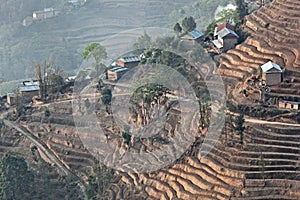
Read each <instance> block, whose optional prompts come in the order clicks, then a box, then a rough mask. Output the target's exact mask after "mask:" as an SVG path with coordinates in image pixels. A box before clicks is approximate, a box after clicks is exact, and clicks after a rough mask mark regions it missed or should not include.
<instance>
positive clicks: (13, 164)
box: [0, 154, 34, 200]
mask: <svg viewBox="0 0 300 200" xmlns="http://www.w3.org/2000/svg"><path fill="white" fill-rule="evenodd" d="M33 181H34V176H33V173H32V172H30V171H29V170H28V166H27V163H26V161H25V159H24V158H22V157H18V156H13V155H10V154H5V155H4V156H3V157H2V159H1V160H0V199H3V200H24V199H31V198H30V197H29V196H30V192H31V189H32V184H33Z"/></svg>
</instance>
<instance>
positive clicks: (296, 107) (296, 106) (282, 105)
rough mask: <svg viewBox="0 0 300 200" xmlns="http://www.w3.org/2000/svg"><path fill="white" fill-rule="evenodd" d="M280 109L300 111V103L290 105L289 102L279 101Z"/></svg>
mask: <svg viewBox="0 0 300 200" xmlns="http://www.w3.org/2000/svg"><path fill="white" fill-rule="evenodd" d="M278 107H279V108H284V109H291V110H299V109H300V105H299V103H289V102H284V101H279V103H278Z"/></svg>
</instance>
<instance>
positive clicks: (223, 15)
mask: <svg viewBox="0 0 300 200" xmlns="http://www.w3.org/2000/svg"><path fill="white" fill-rule="evenodd" d="M217 17H218V22H230V23H234V24H239V23H241V22H242V19H241V18H240V15H239V12H238V10H237V9H224V10H222V11H221V12H219V13H218V14H217Z"/></svg>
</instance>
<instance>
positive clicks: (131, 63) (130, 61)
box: [118, 56, 141, 68]
mask: <svg viewBox="0 0 300 200" xmlns="http://www.w3.org/2000/svg"><path fill="white" fill-rule="evenodd" d="M140 61H141V58H140V57H139V56H126V57H122V58H120V59H119V61H118V65H119V66H120V67H126V68H133V67H136V66H138V65H139V63H140Z"/></svg>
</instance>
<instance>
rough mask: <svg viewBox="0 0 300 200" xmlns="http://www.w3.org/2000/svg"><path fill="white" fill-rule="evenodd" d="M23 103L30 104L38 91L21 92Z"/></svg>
mask: <svg viewBox="0 0 300 200" xmlns="http://www.w3.org/2000/svg"><path fill="white" fill-rule="evenodd" d="M21 95H22V97H23V101H24V102H31V101H32V98H33V97H34V96H38V95H39V91H38V90H37V91H31V92H22V93H21Z"/></svg>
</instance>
